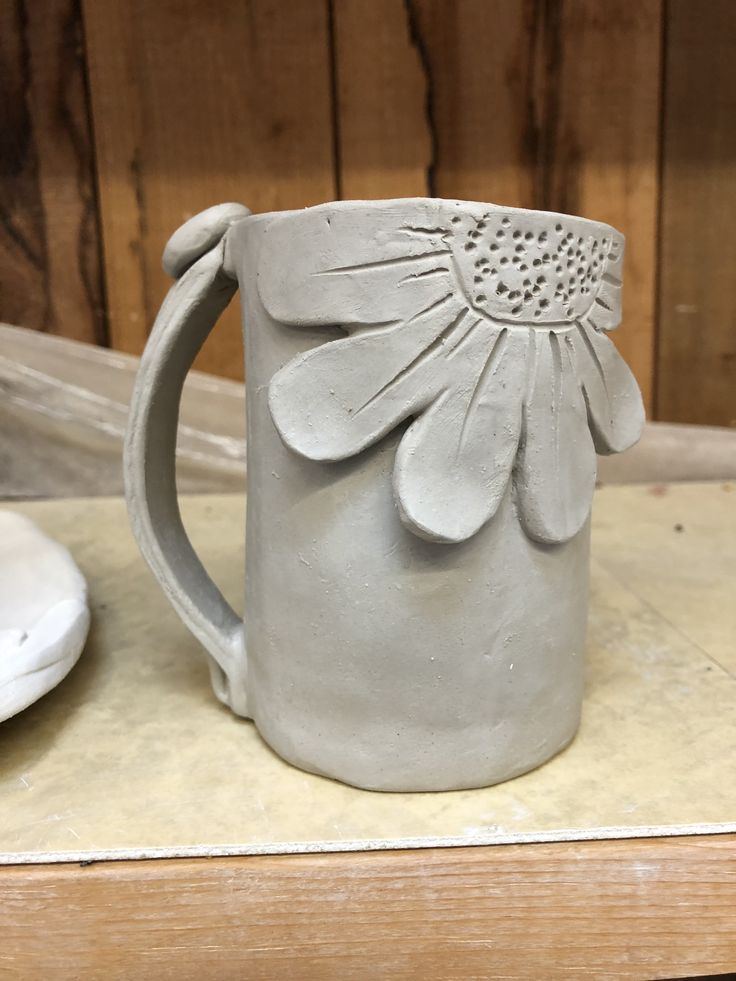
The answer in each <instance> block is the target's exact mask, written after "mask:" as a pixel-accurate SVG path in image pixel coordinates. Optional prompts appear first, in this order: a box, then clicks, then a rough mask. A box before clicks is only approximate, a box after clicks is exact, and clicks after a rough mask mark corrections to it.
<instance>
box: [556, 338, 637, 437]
mask: <svg viewBox="0 0 736 981" xmlns="http://www.w3.org/2000/svg"><path fill="white" fill-rule="evenodd" d="M567 343H569V344H570V345H571V347H572V348H573V350H574V352H575V360H576V363H577V374H578V379H579V381H580V384H581V385H582V389H583V394H584V395H585V401H586V404H587V407H588V420H589V422H590V428H591V432H592V434H593V441H594V443H595V448H596V451H597V452H598V453H603V454H608V453H621V452H622V451H623V450H627V449H628V448H629V447H630V446H633V445H634V443H636V442H637V441H638V439H639V437H640V436H641V433H642V429H643V427H644V404H643V402H642V398H641V392H640V391H639V386H638V385H637V383H636V379H635V378H634V376H633V374H632V373H631V370H630V368H629V366H628V365H627V364H626V362H625V361H624V359H623V358H622V357H621V355H620V354H619V353H618V351H617V350H616V348H615V346H614V344H613V343H612V342H611V340H609V338H608V337H606V336H605V334H601V333H600V332H599V331H597V330H593V328H591V327H587V326H585V325H583V324H581V325H580V326H579V328H578V330H576V331H573V332H571V333H570V334H569V335H567Z"/></svg>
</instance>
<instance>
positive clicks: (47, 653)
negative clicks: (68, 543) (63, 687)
mask: <svg viewBox="0 0 736 981" xmlns="http://www.w3.org/2000/svg"><path fill="white" fill-rule="evenodd" d="M89 619H90V617H89V608H88V606H87V584H86V582H85V580H84V577H83V576H82V573H81V572H80V571H79V569H78V568H77V566H76V564H75V562H74V560H73V559H72V557H71V555H70V554H69V552H68V551H67V550H66V549H65V548H64V547H63V546H62V545H60V544H59V543H58V542H55V541H53V540H52V539H50V538H48V537H47V536H46V535H45V534H44V533H43V532H42V531H40V530H39V529H38V528H37V527H36V525H34V524H33V522H32V521H29V519H28V518H26V517H24V516H23V515H21V514H16V513H15V512H13V511H0V722H2V721H4V720H5V719H9V718H10V717H11V716H13V715H17V713H18V712H21V711H23V709H25V708H27V707H28V706H29V705H31V704H32V703H33V702H35V701H37V699H39V698H41V696H42V695H45V694H46V693H47V692H49V691H51V689H52V688H55V687H56V685H58V684H59V682H60V681H61V680H62V678H64V677H66V675H67V674H68V673H69V671H71V669H72V668H73V667H74V665H75V664H76V662H77V659H78V658H79V655H80V653H81V651H82V647H83V646H84V642H85V640H86V638H87V631H88V629H89Z"/></svg>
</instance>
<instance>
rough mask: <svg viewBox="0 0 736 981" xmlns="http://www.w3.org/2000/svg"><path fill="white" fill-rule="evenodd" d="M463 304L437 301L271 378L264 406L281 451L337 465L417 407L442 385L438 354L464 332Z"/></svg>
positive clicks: (304, 359)
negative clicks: (404, 319)
mask: <svg viewBox="0 0 736 981" xmlns="http://www.w3.org/2000/svg"><path fill="white" fill-rule="evenodd" d="M464 311H465V308H464V307H463V305H462V303H461V302H460V301H459V300H458V299H457V298H456V297H455V296H453V295H447V296H445V298H444V299H442V300H439V301H436V302H435V303H433V304H431V305H430V306H429V307H427V309H426V310H424V311H422V312H421V313H420V314H418V315H417V316H416V317H414V318H412V319H411V320H409V321H407V322H406V323H400V324H396V325H394V326H391V327H388V328H383V329H380V330H378V331H369V332H367V333H361V334H358V335H356V336H354V337H347V338H341V339H340V340H337V341H331V342H329V343H327V344H322V345H321V346H320V347H317V348H313V349H312V350H311V351H307V353H306V354H303V355H300V356H299V357H297V358H295V359H294V360H293V361H290V362H289V363H288V364H287V365H286V366H285V367H284V368H282V369H281V370H280V371H279V372H277V373H276V375H274V377H273V378H272V380H271V385H270V389H269V406H270V409H271V415H272V417H273V420H274V423H275V424H276V428H277V429H278V431H279V433H280V435H281V437H282V439H283V440H284V442H285V443H286V445H287V446H289V447H291V449H293V450H295V451H296V452H297V453H300V454H301V455H302V456H306V457H308V458H310V459H312V460H342V459H345V458H346V457H349V456H352V455H353V454H355V453H359V452H360V451H361V450H362V449H365V447H367V446H370V445H371V443H374V442H376V440H378V439H380V438H381V437H382V436H384V435H385V434H386V433H387V432H389V431H390V430H391V429H393V427H394V426H396V425H398V424H399V423H400V422H401V421H402V420H404V419H406V418H407V416H410V415H411V414H412V413H414V412H417V411H419V410H421V409H422V408H424V407H425V406H426V405H428V404H429V402H431V401H432V399H434V398H435V397H436V396H437V395H438V394H439V393H440V391H441V390H442V388H443V387H444V386H445V384H446V363H445V353H446V350H447V349H450V348H451V346H452V345H453V343H454V342H455V340H456V335H458V336H462V334H463V333H464V331H465V330H466V329H467V328H466V326H465V325H464V323H463V320H464Z"/></svg>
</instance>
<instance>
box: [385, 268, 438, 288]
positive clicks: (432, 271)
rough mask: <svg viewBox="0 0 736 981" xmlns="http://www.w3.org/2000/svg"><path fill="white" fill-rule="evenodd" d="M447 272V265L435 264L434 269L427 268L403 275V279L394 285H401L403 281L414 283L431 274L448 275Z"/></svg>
mask: <svg viewBox="0 0 736 981" xmlns="http://www.w3.org/2000/svg"><path fill="white" fill-rule="evenodd" d="M449 273H450V270H449V269H448V267H447V266H437V268H436V269H427V270H426V271H425V272H418V273H409V275H408V276H404V278H403V279H400V280H399V281H398V283H397V284H396V285H397V286H403V285H404V283H415V282H416V281H417V280H418V279H429V278H431V277H432V276H437V275H442V276H445V275H449Z"/></svg>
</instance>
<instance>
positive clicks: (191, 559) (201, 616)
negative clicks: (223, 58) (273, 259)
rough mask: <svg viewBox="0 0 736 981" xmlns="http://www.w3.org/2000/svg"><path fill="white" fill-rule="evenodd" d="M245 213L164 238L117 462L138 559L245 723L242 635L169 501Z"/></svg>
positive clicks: (222, 215)
mask: <svg viewBox="0 0 736 981" xmlns="http://www.w3.org/2000/svg"><path fill="white" fill-rule="evenodd" d="M249 214H250V211H249V210H248V209H247V208H244V207H243V206H242V205H237V204H223V205H217V206H216V207H214V208H209V209H208V210H207V211H204V212H202V213H201V214H199V215H196V216H195V217H194V218H192V219H190V220H189V221H188V222H186V224H184V225H182V227H181V228H179V229H178V230H177V231H176V232H175V233H174V235H172V237H171V238H170V239H169V242H168V243H167V246H166V248H165V250H164V256H163V264H164V269H165V270H166V271H167V272H168V273H169V274H170V275H173V276H174V277H175V278H176V282H175V283H174V285H173V286H172V288H171V289H170V290H169V293H168V295H167V296H166V298H165V300H164V302H163V304H162V305H161V309H160V311H159V313H158V316H157V317H156V321H155V323H154V325H153V328H152V330H151V334H150V336H149V338H148V342H147V343H146V348H145V351H144V352H143V356H142V358H141V364H140V369H139V371H138V376H137V378H136V382H135V386H134V389H133V395H132V399H131V404H130V413H129V416H128V426H127V431H126V435H125V446H124V455H123V472H124V479H125V496H126V499H127V503H128V513H129V517H130V523H131V527H132V529H133V534H134V535H135V538H136V540H137V542H138V546H139V547H140V550H141V552H142V553H143V557H144V558H145V559H146V561H147V562H148V564H149V566H150V567H151V570H152V572H153V574H154V576H155V577H156V579H157V580H158V582H159V583H160V585H161V587H162V589H163V591H164V593H165V594H166V596H167V598H168V599H169V601H170V602H171V604H172V606H173V607H174V609H175V610H176V612H177V614H178V615H179V617H180V618H181V620H182V621H183V622H184V624H185V625H186V626H187V627H188V628H189V629H190V630H191V632H192V633H193V634H194V636H195V637H196V638H197V640H198V641H199V642H200V643H201V644H202V646H203V647H204V648H205V650H206V651H207V652H208V655H209V657H208V660H209V666H210V676H211V679H212V687H213V688H214V690H215V694H216V695H217V697H218V698H219V699H220V701H222V702H225V704H227V705H229V706H230V707H231V708H232V710H233V711H234V712H236V713H237V714H238V715H242V716H248V714H249V713H248V707H247V699H246V694H245V676H246V664H245V638H244V625H243V620H242V618H241V617H239V616H238V615H237V613H235V611H234V610H233V609H232V607H231V606H230V605H229V604H228V603H227V601H226V600H225V598H224V596H223V595H222V593H221V592H220V590H219V589H218V588H217V586H216V585H215V584H214V582H213V581H212V579H211V578H210V577H209V575H208V574H207V572H206V571H205V568H204V566H203V565H202V563H201V562H200V560H199V558H198V556H197V554H196V553H195V551H194V549H193V547H192V544H191V542H190V541H189V538H188V537H187V534H186V532H185V530H184V526H183V524H182V520H181V513H180V511H179V502H178V500H177V496H176V460H175V452H176V432H177V424H178V419H179V403H180V399H181V393H182V387H183V385H184V380H185V378H186V376H187V373H188V371H189V369H190V368H191V366H192V362H193V361H194V359H195V357H196V355H197V353H198V352H199V350H200V348H201V347H202V345H203V344H204V342H205V340H206V338H207V336H208V335H209V333H210V331H211V330H212V328H213V327H214V325H215V323H216V321H217V318H218V317H219V316H220V314H221V313H222V311H223V310H224V309H225V307H226V306H227V305H228V303H229V302H230V300H231V299H232V297H233V296H234V295H235V292H236V290H237V288H238V282H237V278H236V276H235V275H234V274H233V273H232V271H231V270H229V269H228V268H227V261H226V256H227V231H228V229H229V227H230V226H231V225H232V224H233V223H234V222H236V221H239V220H241V219H242V218H245V217H247V216H248V215H249Z"/></svg>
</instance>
